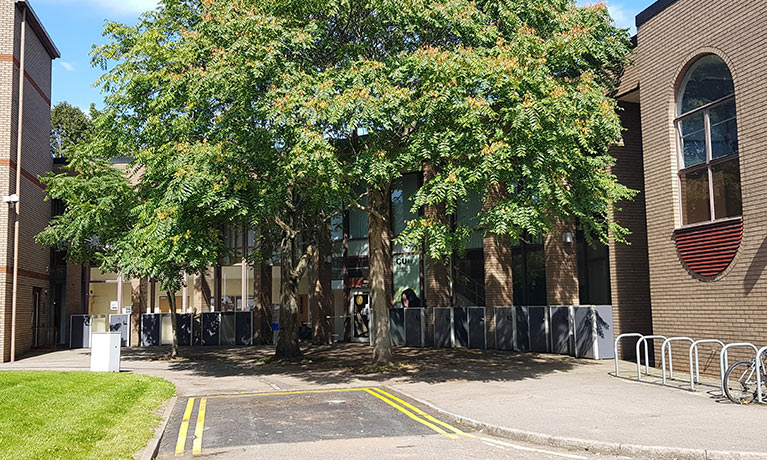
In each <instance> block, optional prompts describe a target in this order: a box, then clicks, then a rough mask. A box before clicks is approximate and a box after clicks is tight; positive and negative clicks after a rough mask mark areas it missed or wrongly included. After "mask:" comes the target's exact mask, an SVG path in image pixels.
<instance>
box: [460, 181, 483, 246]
mask: <svg viewBox="0 0 767 460" xmlns="http://www.w3.org/2000/svg"><path fill="white" fill-rule="evenodd" d="M480 212H482V198H480V196H479V194H477V193H470V194H469V196H468V197H467V198H466V201H465V202H463V203H459V204H458V206H457V209H456V220H457V221H458V223H459V224H461V225H464V226H466V227H475V226H477V224H478V223H479V214H480ZM483 244H484V239H483V238H482V232H480V231H477V232H472V234H471V237H470V238H469V241H467V242H466V249H480V248H482V247H483Z"/></svg>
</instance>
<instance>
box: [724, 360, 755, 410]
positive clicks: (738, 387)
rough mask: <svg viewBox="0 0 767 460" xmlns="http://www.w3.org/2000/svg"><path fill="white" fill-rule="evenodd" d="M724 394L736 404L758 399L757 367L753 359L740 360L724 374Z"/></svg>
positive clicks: (748, 402)
mask: <svg viewBox="0 0 767 460" xmlns="http://www.w3.org/2000/svg"><path fill="white" fill-rule="evenodd" d="M724 394H725V395H726V396H727V399H729V400H730V401H732V402H734V403H735V404H750V403H751V402H753V401H754V399H756V368H755V366H754V362H753V361H738V362H736V363H734V364H733V365H731V366H730V368H729V369H727V372H725V374H724Z"/></svg>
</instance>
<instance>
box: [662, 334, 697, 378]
mask: <svg viewBox="0 0 767 460" xmlns="http://www.w3.org/2000/svg"><path fill="white" fill-rule="evenodd" d="M672 342H690V344H691V345H690V346H691V347H692V344H693V343H695V340H693V339H691V338H689V337H671V338H669V339H666V340H664V341H663V346H662V347H661V367H662V368H663V369H662V375H663V377H662V378H663V384H664V385H665V384H666V347H668V373H669V378H670V379H671V380H674V358H673V356H672V353H671V343H672ZM690 368H692V361H690Z"/></svg>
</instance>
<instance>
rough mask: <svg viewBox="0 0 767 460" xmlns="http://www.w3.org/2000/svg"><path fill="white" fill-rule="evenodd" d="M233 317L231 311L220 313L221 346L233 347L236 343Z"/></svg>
mask: <svg viewBox="0 0 767 460" xmlns="http://www.w3.org/2000/svg"><path fill="white" fill-rule="evenodd" d="M234 322H235V316H234V312H233V311H227V312H221V326H220V329H219V334H221V335H220V339H221V345H234V344H235V343H236V334H235V332H236V329H235V324H234Z"/></svg>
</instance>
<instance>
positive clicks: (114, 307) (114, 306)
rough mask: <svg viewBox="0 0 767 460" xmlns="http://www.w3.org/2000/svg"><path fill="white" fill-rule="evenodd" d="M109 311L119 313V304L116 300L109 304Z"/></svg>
mask: <svg viewBox="0 0 767 460" xmlns="http://www.w3.org/2000/svg"><path fill="white" fill-rule="evenodd" d="M109 309H110V310H112V311H120V304H119V303H118V302H117V301H116V300H113V301H111V302H109Z"/></svg>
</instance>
